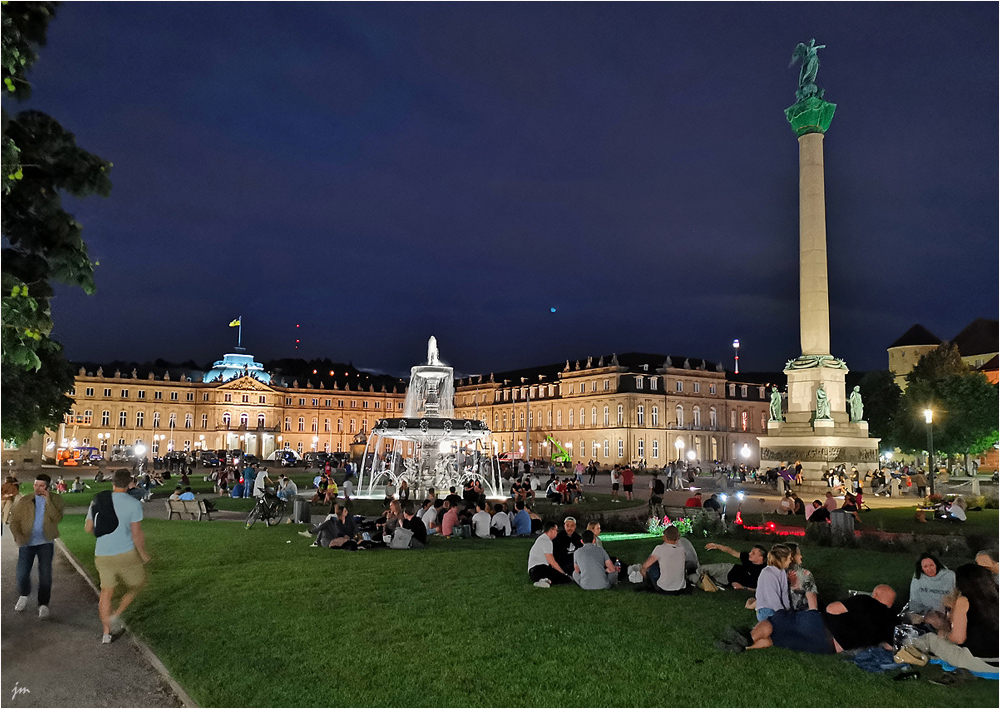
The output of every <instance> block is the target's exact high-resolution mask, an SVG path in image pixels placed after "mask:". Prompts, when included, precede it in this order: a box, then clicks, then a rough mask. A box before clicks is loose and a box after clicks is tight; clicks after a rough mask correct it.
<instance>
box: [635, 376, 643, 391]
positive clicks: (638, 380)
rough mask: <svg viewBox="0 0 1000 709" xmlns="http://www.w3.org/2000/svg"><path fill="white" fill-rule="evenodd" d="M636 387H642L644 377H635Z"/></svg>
mask: <svg viewBox="0 0 1000 709" xmlns="http://www.w3.org/2000/svg"><path fill="white" fill-rule="evenodd" d="M635 388H636V389H642V377H636V378H635Z"/></svg>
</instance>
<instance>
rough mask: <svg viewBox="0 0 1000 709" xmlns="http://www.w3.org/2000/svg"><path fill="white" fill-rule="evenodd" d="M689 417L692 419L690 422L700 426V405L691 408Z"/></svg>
mask: <svg viewBox="0 0 1000 709" xmlns="http://www.w3.org/2000/svg"><path fill="white" fill-rule="evenodd" d="M691 419H692V420H691V422H692V423H693V424H694V425H695V427H700V426H701V407H700V406H695V407H694V408H693V409H691Z"/></svg>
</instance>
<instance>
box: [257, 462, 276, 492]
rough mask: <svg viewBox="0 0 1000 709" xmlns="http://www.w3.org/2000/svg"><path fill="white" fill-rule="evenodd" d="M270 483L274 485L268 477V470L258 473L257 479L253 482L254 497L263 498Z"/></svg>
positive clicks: (262, 469)
mask: <svg viewBox="0 0 1000 709" xmlns="http://www.w3.org/2000/svg"><path fill="white" fill-rule="evenodd" d="M268 483H271V484H273V481H272V480H271V478H269V477H268V475H267V468H261V469H260V470H258V471H257V477H256V478H255V479H254V481H253V496H254V497H263V496H264V488H265V487H266V486H267V484H268Z"/></svg>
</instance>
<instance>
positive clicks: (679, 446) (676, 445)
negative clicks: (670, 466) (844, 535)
mask: <svg viewBox="0 0 1000 709" xmlns="http://www.w3.org/2000/svg"><path fill="white" fill-rule="evenodd" d="M674 448H676V449H677V462H678V463H679V462H680V461H681V460H683V456H682V455H681V451H682V450H683V449H684V441H683V439H681V438H680V437H678V438H677V440H676V441H674Z"/></svg>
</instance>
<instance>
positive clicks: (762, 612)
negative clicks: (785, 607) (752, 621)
mask: <svg viewBox="0 0 1000 709" xmlns="http://www.w3.org/2000/svg"><path fill="white" fill-rule="evenodd" d="M772 615H774V609H773V608H758V609H757V622H758V623H759V622H760V621H762V620H767V619H768V618H770V617H771V616H772Z"/></svg>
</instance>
